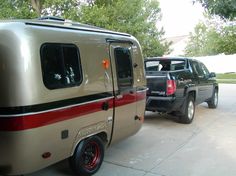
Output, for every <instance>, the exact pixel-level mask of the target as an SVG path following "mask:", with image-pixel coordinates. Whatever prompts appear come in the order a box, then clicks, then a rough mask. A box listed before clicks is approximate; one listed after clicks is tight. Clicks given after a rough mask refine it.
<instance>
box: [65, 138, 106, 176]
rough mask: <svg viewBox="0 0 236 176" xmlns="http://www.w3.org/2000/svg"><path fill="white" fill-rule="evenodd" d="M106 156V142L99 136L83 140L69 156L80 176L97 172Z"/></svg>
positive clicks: (76, 172) (72, 167)
mask: <svg viewBox="0 0 236 176" xmlns="http://www.w3.org/2000/svg"><path fill="white" fill-rule="evenodd" d="M103 158H104V144H103V142H102V140H101V139H100V138H99V137H98V136H92V137H89V138H87V139H84V140H83V141H81V142H80V143H79V144H78V146H77V147H76V149H75V152H74V155H73V156H72V157H70V158H69V164H70V167H71V169H72V170H73V172H74V173H75V174H76V175H78V176H90V175H92V174H94V173H96V172H97V171H98V170H99V168H100V166H101V164H102V162H103Z"/></svg>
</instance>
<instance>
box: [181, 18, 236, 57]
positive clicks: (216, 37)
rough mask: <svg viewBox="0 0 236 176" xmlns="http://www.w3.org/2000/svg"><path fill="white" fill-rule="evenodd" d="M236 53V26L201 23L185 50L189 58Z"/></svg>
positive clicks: (191, 35) (192, 34)
mask: <svg viewBox="0 0 236 176" xmlns="http://www.w3.org/2000/svg"><path fill="white" fill-rule="evenodd" d="M208 23H209V22H208ZM221 53H224V54H234V53H236V25H232V24H228V25H226V24H225V23H224V25H223V24H221V25H219V24H218V25H217V24H215V23H213V22H210V24H204V23H199V24H198V25H197V26H196V27H195V31H194V33H191V34H190V41H189V42H188V44H187V47H186V49H185V54H186V55H187V56H206V55H217V54H221Z"/></svg>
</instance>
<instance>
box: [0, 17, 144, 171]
mask: <svg viewBox="0 0 236 176" xmlns="http://www.w3.org/2000/svg"><path fill="white" fill-rule="evenodd" d="M0 82H1V86H0V97H1V98H0V174H4V175H19V174H27V173H30V172H34V171H36V170H39V169H41V168H44V167H46V166H49V165H51V164H53V163H56V162H58V161H61V160H63V159H66V158H69V161H70V166H71V168H72V169H73V170H74V172H75V173H76V174H78V175H80V174H82V175H91V174H94V173H95V172H96V171H97V170H98V169H99V168H100V166H101V163H102V161H103V156H104V149H105V148H106V147H108V146H110V145H111V144H113V143H115V142H118V141H120V140H122V139H124V138H126V137H128V136H131V135H133V134H135V133H136V132H137V131H138V130H139V129H140V127H141V125H142V122H143V118H144V109H145V101H146V87H145V86H146V82H145V78H144V66H143V58H142V53H141V49H140V45H139V43H138V41H137V40H136V39H135V38H134V37H132V36H131V35H129V34H124V33H118V32H113V31H108V30H105V29H101V28H96V27H92V26H88V25H82V24H79V23H73V22H66V21H55V20H19V21H2V22H0Z"/></svg>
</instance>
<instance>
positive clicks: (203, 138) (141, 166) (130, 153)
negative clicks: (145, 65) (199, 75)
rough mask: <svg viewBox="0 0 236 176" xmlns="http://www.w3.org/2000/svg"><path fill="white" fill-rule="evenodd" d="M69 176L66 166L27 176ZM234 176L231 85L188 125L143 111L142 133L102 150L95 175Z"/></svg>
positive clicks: (234, 93)
mask: <svg viewBox="0 0 236 176" xmlns="http://www.w3.org/2000/svg"><path fill="white" fill-rule="evenodd" d="M46 175H50V176H54V175H55V176H69V175H72V173H71V171H70V170H69V169H68V165H67V161H63V162H60V163H58V164H56V165H53V166H51V167H48V168H46V169H44V170H41V171H39V172H36V173H33V174H30V175H28V176H46ZM211 175H212V176H222V175H227V176H235V175H236V85H224V84H221V85H220V94H219V106H218V108H217V109H214V110H213V109H208V107H207V104H206V103H203V104H201V105H199V106H197V108H196V114H195V119H194V121H193V123H192V124H190V125H184V124H179V123H177V122H175V120H174V118H173V117H171V116H169V115H160V114H158V113H150V112H146V118H145V123H144V125H143V127H142V129H141V130H140V131H139V132H138V133H137V134H136V135H135V136H132V137H130V138H128V139H127V140H125V141H123V142H121V143H119V144H117V145H114V146H112V147H111V148H109V149H108V150H107V151H106V155H105V161H104V163H103V165H102V167H101V169H100V170H99V172H98V173H97V174H95V176H211Z"/></svg>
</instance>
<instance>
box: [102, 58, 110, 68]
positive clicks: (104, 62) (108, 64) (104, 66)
mask: <svg viewBox="0 0 236 176" xmlns="http://www.w3.org/2000/svg"><path fill="white" fill-rule="evenodd" d="M102 66H103V68H104V69H108V68H109V66H110V62H109V60H108V59H103V61H102Z"/></svg>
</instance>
